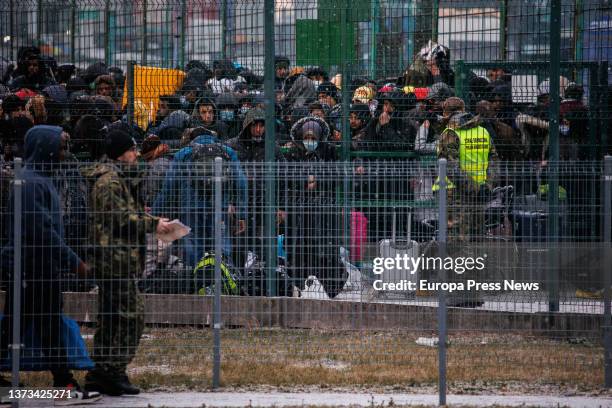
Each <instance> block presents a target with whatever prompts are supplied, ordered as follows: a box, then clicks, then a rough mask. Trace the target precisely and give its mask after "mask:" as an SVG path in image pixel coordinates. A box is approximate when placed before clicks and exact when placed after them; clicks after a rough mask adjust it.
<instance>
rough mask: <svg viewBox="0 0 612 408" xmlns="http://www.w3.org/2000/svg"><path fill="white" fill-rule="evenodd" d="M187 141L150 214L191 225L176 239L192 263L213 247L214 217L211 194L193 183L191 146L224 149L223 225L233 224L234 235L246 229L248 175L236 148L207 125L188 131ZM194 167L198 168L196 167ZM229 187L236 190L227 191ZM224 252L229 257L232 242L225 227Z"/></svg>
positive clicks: (194, 172)
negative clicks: (226, 171) (226, 172)
mask: <svg viewBox="0 0 612 408" xmlns="http://www.w3.org/2000/svg"><path fill="white" fill-rule="evenodd" d="M189 139H190V140H189V143H188V144H187V145H186V146H185V147H183V148H182V149H181V150H179V151H178V152H176V154H175V155H174V158H173V160H172V163H171V164H170V167H169V169H168V171H167V172H166V176H165V178H164V182H163V185H162V188H161V191H160V193H159V194H158V195H157V198H156V200H155V202H154V204H153V214H159V215H164V216H168V217H172V218H178V219H180V220H181V221H182V222H183V223H184V224H186V225H188V226H189V227H191V233H190V234H189V235H187V236H186V237H184V238H183V239H181V240H180V241H179V243H178V244H179V246H180V248H181V251H182V256H181V259H183V261H184V262H185V263H186V264H187V265H189V266H193V267H195V265H197V263H198V262H199V261H200V259H201V258H202V256H204V253H205V252H206V251H212V250H214V235H215V234H214V228H213V227H214V220H213V217H212V215H213V211H212V205H213V204H212V202H211V201H210V199H211V196H208V197H206V196H204V195H203V194H201V193H202V192H201V191H197V189H196V188H195V187H194V186H193V185H192V183H191V181H193V180H195V179H196V178H197V177H198V174H197V170H195V169H194V167H193V166H191V163H193V161H192V159H193V150H194V148H197V147H198V146H199V145H202V146H205V145H215V146H216V147H219V148H221V149H223V150H224V154H225V155H226V156H227V157H228V158H229V160H230V161H231V163H230V170H231V177H230V180H229V181H228V183H227V184H226V185H227V186H231V187H230V188H224V189H223V206H224V208H226V209H227V211H226V212H225V215H224V221H225V223H224V225H225V226H230V225H234V226H235V228H233V231H232V232H233V235H241V234H243V233H244V231H245V229H246V221H245V220H246V218H245V215H246V205H247V179H246V177H245V175H244V172H243V171H242V167H241V164H240V160H239V158H238V155H237V154H236V152H235V151H234V150H233V149H231V148H230V147H228V146H225V145H222V144H221V143H220V142H219V140H218V138H217V137H216V135H215V134H214V133H213V132H211V131H210V130H208V129H205V128H202V127H199V128H195V129H193V130H191V131H190V133H189ZM196 169H197V168H196ZM230 191H231V192H233V193H235V194H230ZM222 236H223V238H222V239H223V254H224V255H225V256H227V257H230V256H231V254H232V244H231V237H230V231H228V227H224V230H223V233H222Z"/></svg>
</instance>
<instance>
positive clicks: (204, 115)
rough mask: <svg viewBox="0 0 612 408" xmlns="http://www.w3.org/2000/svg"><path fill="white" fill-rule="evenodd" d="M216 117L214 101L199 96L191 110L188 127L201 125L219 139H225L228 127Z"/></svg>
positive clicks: (216, 109) (216, 111)
mask: <svg viewBox="0 0 612 408" xmlns="http://www.w3.org/2000/svg"><path fill="white" fill-rule="evenodd" d="M218 119H219V118H218V108H217V105H216V104H215V102H214V101H213V100H212V99H211V98H201V99H199V100H198V101H197V102H196V104H195V108H194V109H193V112H191V122H190V124H189V127H192V128H196V127H203V128H205V129H208V130H210V131H212V132H214V133H215V134H216V135H217V137H218V138H219V139H220V140H226V139H227V138H228V131H229V127H228V126H227V124H226V123H225V122H223V121H220V120H218Z"/></svg>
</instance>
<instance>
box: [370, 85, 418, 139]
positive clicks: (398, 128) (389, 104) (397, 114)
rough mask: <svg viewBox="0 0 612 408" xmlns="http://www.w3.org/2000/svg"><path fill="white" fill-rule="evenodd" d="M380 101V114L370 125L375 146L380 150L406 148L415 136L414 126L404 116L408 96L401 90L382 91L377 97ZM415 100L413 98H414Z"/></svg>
mask: <svg viewBox="0 0 612 408" xmlns="http://www.w3.org/2000/svg"><path fill="white" fill-rule="evenodd" d="M378 99H379V101H380V102H381V103H382V109H381V108H379V111H380V114H379V115H378V117H377V118H375V119H374V121H375V125H374V126H372V127H371V131H373V133H374V134H373V135H370V138H371V139H374V140H375V141H376V143H377V145H378V146H377V147H378V148H381V149H382V150H395V149H396V148H397V149H399V150H404V151H406V150H408V149H409V147H410V145H411V144H412V141H413V140H414V139H415V136H416V128H415V127H414V126H412V124H411V123H410V121H409V120H408V119H407V118H406V117H405V113H406V108H407V106H405V105H406V102H407V101H409V99H410V98H409V96H407V95H404V93H403V92H401V91H391V92H384V93H382V94H381V96H380V97H379V98H378ZM414 100H415V99H414Z"/></svg>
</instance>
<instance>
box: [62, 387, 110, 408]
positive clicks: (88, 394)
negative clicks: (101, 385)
mask: <svg viewBox="0 0 612 408" xmlns="http://www.w3.org/2000/svg"><path fill="white" fill-rule="evenodd" d="M68 392H69V395H70V396H69V397H65V398H62V399H57V400H55V405H58V406H69V405H84V404H91V403H94V402H96V401H99V400H100V399H102V394H100V393H99V392H97V391H77V390H69V391H68Z"/></svg>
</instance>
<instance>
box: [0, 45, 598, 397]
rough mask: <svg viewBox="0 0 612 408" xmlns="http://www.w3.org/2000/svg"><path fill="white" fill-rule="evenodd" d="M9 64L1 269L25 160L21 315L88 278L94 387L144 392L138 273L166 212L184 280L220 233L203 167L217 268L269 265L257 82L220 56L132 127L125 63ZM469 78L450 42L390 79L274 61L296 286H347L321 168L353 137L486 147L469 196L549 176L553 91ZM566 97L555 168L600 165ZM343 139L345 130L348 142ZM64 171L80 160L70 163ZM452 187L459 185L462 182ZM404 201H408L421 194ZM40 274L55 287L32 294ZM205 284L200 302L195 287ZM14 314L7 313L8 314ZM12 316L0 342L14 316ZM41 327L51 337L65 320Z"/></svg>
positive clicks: (147, 266)
mask: <svg viewBox="0 0 612 408" xmlns="http://www.w3.org/2000/svg"><path fill="white" fill-rule="evenodd" d="M0 69H1V70H2V71H1V72H0V74H1V84H0V100H1V101H2V102H1V105H0V106H1V108H0V143H1V147H2V156H1V159H2V163H1V165H2V180H3V183H2V190H1V191H0V198H1V199H2V210H1V211H2V215H3V218H2V223H1V225H2V231H3V232H5V234H4V237H3V241H2V243H3V251H4V252H3V262H4V265H3V267H4V268H5V270H10V268H11V267H12V266H11V263H10V262H9V261H10V260H11V259H12V257H11V255H10V254H11V251H12V248H13V242H12V239H13V236H12V228H13V224H12V222H13V221H12V211H13V209H12V199H11V194H10V190H11V185H10V183H9V182H8V181H10V180H11V179H12V178H13V177H14V174H13V171H14V170H13V166H12V163H13V161H14V159H15V158H18V157H19V158H23V159H24V161H25V173H24V175H23V177H24V179H26V184H25V187H24V188H25V191H26V195H25V197H26V198H25V208H26V209H29V211H28V212H26V213H25V214H26V215H25V217H26V218H25V219H24V221H23V224H24V225H25V226H26V231H25V234H24V235H23V240H24V246H25V247H26V248H27V250H26V257H25V258H24V259H26V260H27V261H26V262H25V266H24V267H25V271H26V273H25V279H26V280H28V279H30V280H31V281H32V282H34V283H35V282H37V281H38V284H36V283H35V284H33V285H31V286H30V287H29V289H28V291H27V292H26V294H25V296H26V303H25V304H30V303H31V304H32V305H35V304H37V302H35V301H33V300H34V299H37V298H43V299H47V300H48V301H45V302H44V303H45V304H46V307H48V308H50V309H48V310H45V313H46V314H49V313H51V314H54V315H56V316H59V315H61V291H62V290H63V289H64V288H63V287H62V285H61V284H60V280H59V277H60V276H61V275H62V274H63V273H64V272H65V270H66V269H69V272H70V273H77V274H79V275H82V276H89V278H92V277H93V278H94V279H95V280H96V286H97V290H98V291H99V296H100V299H102V301H101V302H100V311H101V312H102V313H101V315H100V318H99V320H98V322H99V329H98V332H97V334H96V337H95V338H94V353H93V355H94V359H95V360H96V364H97V367H96V369H95V370H94V371H92V372H90V374H89V375H88V377H87V379H86V381H87V383H88V384H90V385H92V386H91V387H90V389H91V390H93V391H96V390H97V391H102V392H105V393H111V394H122V393H136V392H137V390H136V389H135V388H134V387H133V386H132V385H131V384H130V383H129V380H128V379H127V376H126V375H125V367H126V365H127V363H129V361H130V359H131V357H132V356H133V353H134V351H135V348H136V346H137V345H138V339H139V338H140V333H141V331H142V327H143V325H144V323H143V315H142V313H143V311H142V302H141V301H139V300H138V299H139V298H138V292H139V290H142V289H143V286H142V285H141V280H142V279H143V277H146V276H151V275H154V274H155V273H156V268H157V267H158V266H159V262H158V261H159V259H158V256H157V254H158V253H159V247H158V246H157V244H158V243H157V240H156V239H155V238H154V235H153V234H154V233H155V232H157V233H163V232H165V231H167V230H168V228H169V226H168V220H169V219H174V218H177V219H179V220H181V221H182V222H183V223H184V224H186V225H188V226H189V227H190V228H191V233H190V234H189V235H187V236H186V237H184V238H183V239H181V240H180V241H179V242H178V243H177V244H176V245H174V249H173V252H172V253H173V256H174V257H175V259H178V260H180V263H181V264H182V265H184V266H185V269H186V270H188V271H193V269H194V268H197V267H198V265H199V264H200V263H201V259H202V257H203V256H205V255H206V254H210V252H211V251H212V250H213V249H214V237H215V224H214V212H213V207H212V206H213V201H212V200H211V198H212V196H213V194H212V191H213V190H212V180H213V177H212V176H211V174H209V173H210V168H212V160H213V159H214V158H215V157H221V158H223V159H224V161H225V162H226V163H228V165H227V166H226V167H225V168H226V170H224V171H226V172H227V177H226V178H225V179H226V181H225V184H224V194H223V204H222V205H223V208H224V212H223V221H224V223H223V231H222V232H221V235H222V239H223V245H222V252H223V257H224V262H225V263H227V264H228V265H232V264H233V265H238V266H239V267H240V268H243V267H244V271H246V270H247V269H249V268H250V272H253V271H252V266H253V264H254V263H255V261H254V260H255V259H257V258H258V257H259V258H262V257H263V255H264V253H263V252H264V251H263V248H264V237H266V233H265V232H264V226H265V220H264V218H265V215H266V211H265V204H264V203H265V193H266V184H265V177H264V176H263V170H262V169H263V168H261V167H257V166H255V165H252V166H251V165H250V163H256V162H262V161H264V160H265V156H266V155H265V153H266V150H265V140H266V137H267V135H266V115H265V113H264V110H265V106H266V103H267V101H266V99H265V98H264V94H263V91H262V88H263V78H262V77H260V76H258V75H256V74H255V73H253V71H251V70H249V69H248V68H246V67H242V66H239V65H238V64H235V63H233V62H232V61H227V60H219V61H215V62H214V63H213V64H212V67H209V66H208V65H206V64H204V63H202V62H199V61H190V62H189V63H188V64H187V66H186V67H185V77H184V81H183V83H182V85H181V86H180V88H179V89H177V90H176V92H175V93H173V94H169V95H161V96H160V97H159V103H158V106H159V108H158V109H157V111H156V112H150V108H148V107H147V106H146V105H145V104H143V103H141V102H140V101H138V100H136V101H135V103H134V109H133V110H132V112H133V118H128V114H127V113H128V112H127V109H126V106H125V105H124V103H123V93H124V89H125V75H124V72H123V70H122V69H120V68H117V67H107V66H106V65H105V64H104V63H102V62H98V63H94V64H92V65H90V66H89V67H87V68H86V69H84V70H78V69H76V68H75V66H73V65H59V66H58V65H57V64H56V63H55V62H54V60H53V58H50V57H47V56H44V55H42V54H41V52H40V50H39V49H37V48H35V47H29V48H23V49H21V50H20V52H19V55H18V61H17V62H16V63H15V64H10V63H3V64H2V65H1V66H0ZM462 81H464V83H463V88H464V89H467V92H466V93H465V94H464V95H463V96H464V98H460V97H458V96H457V95H455V90H454V85H455V82H456V81H455V73H454V72H453V70H452V69H451V59H450V51H449V49H448V48H447V47H445V46H442V45H440V44H436V43H433V42H429V43H428V44H427V45H425V46H424V47H423V48H422V49H421V51H420V52H419V53H418V54H417V55H416V56H415V59H414V61H413V63H412V64H411V65H410V66H409V67H408V68H407V69H406V70H405V71H404V72H403V73H402V74H401V75H400V76H399V77H398V78H384V79H380V78H366V77H354V78H352V79H351V80H350V81H348V80H345V79H344V78H342V76H341V75H335V76H334V75H330V74H329V73H328V72H327V71H325V69H323V68H320V67H298V66H292V64H291V62H290V60H289V59H288V58H286V57H281V56H279V57H276V58H275V90H276V100H275V101H274V103H275V112H276V115H275V123H274V127H275V150H274V156H275V160H276V161H277V162H278V163H284V164H285V166H286V167H285V168H284V169H283V173H282V174H283V178H282V180H284V181H282V180H281V181H279V182H278V183H277V187H278V188H277V202H278V205H277V207H278V208H276V209H275V210H276V223H277V226H278V233H279V237H280V236H282V237H283V240H282V245H279V246H281V247H282V248H281V249H279V266H280V267H284V268H286V271H288V272H287V273H288V275H289V276H291V277H293V278H296V279H297V280H298V281H301V282H305V281H306V280H307V279H308V278H309V276H310V275H312V270H313V266H316V270H317V274H318V275H317V278H318V279H319V280H320V282H321V284H322V285H323V287H324V288H325V291H326V292H327V294H328V295H329V297H332V298H333V297H334V296H336V295H337V294H338V293H339V292H340V291H341V290H342V285H343V282H344V280H345V279H344V280H343V279H341V278H340V277H342V276H343V275H344V271H345V264H343V262H342V261H341V260H340V259H338V258H339V257H338V255H337V252H338V248H339V247H340V245H341V242H340V241H341V238H342V233H341V232H340V231H341V230H342V225H341V224H342V222H343V217H342V216H341V215H340V214H338V211H337V209H336V208H334V207H333V206H330V205H328V204H329V200H331V199H332V198H331V197H335V194H336V187H337V186H338V183H341V173H340V172H339V173H338V174H334V173H333V172H332V173H330V170H329V168H328V169H326V170H322V167H321V168H319V167H317V165H316V164H317V163H322V162H335V161H338V160H339V159H340V155H339V151H340V149H339V147H341V146H342V144H343V143H345V141H348V144H349V146H350V149H351V150H352V151H369V152H379V153H383V152H387V153H388V152H415V154H416V155H418V154H424V155H438V156H439V157H446V158H448V159H449V160H455V161H460V162H463V161H464V160H463V158H464V157H463V155H466V157H472V158H471V159H470V160H472V161H474V160H476V159H474V157H476V156H474V154H480V156H478V158H481V159H482V161H483V163H486V165H482V164H481V165H478V163H476V165H475V166H472V167H471V168H463V167H462V166H463V165H461V166H459V167H461V170H464V172H465V173H467V174H468V181H469V183H470V184H471V185H476V187H477V188H476V189H475V190H474V193H473V194H477V193H478V191H477V190H478V189H479V188H480V187H482V185H484V184H486V183H487V182H488V181H489V179H488V176H487V173H488V172H489V163H491V162H493V161H503V162H512V161H533V162H537V163H539V165H540V166H546V162H547V160H548V156H549V139H550V138H549V132H548V129H549V119H550V113H549V103H550V98H549V94H550V81H549V80H544V81H542V82H541V83H540V84H539V85H538V86H537V103H536V104H533V105H521V104H517V103H515V102H514V98H513V88H512V78H511V73H510V72H507V71H505V70H504V69H502V68H499V69H490V70H489V71H488V72H487V73H486V77H480V76H477V75H476V74H475V73H473V72H470V73H469V75H468V76H467V77H466V78H465V79H462ZM346 88H348V90H347V89H346ZM343 91H345V92H344V94H345V95H349V96H350V98H351V100H350V101H349V103H346V104H343V103H342V94H343ZM465 95H467V97H465ZM560 95H561V98H562V99H561V106H560V120H561V122H560V125H559V133H560V137H559V140H560V149H561V159H562V160H589V159H597V158H598V157H599V155H600V154H602V153H604V152H605V151H606V148H605V147H602V146H599V145H598V144H597V143H599V141H597V140H596V141H595V145H593V144H592V142H593V141H592V140H590V139H589V137H590V135H591V134H592V132H590V130H592V129H589V126H592V123H593V122H592V121H589V118H590V116H589V115H590V112H589V109H590V107H589V106H588V105H586V104H585V102H584V100H585V98H584V89H583V87H582V86H581V85H579V84H576V83H572V82H570V81H569V80H567V79H566V78H564V77H562V78H561V79H560ZM347 106H348V109H349V110H348V112H344V108H343V107H347ZM345 118H346V119H347V122H348V123H347V125H348V126H347V129H344V128H343V126H344V123H343V122H344V119H345ZM128 119H129V120H128ZM598 130H599V129H598ZM345 131H348V132H349V133H350V134H349V135H344V134H343V132H345ZM475 132H476V133H475ZM595 133H598V132H595ZM482 135H486V137H483V136H482ZM470 138H476V139H474V140H477V141H475V142H474V141H472V142H468V143H473V144H478V147H477V150H478V151H479V152H481V153H474V154H472V156H470V154H471V153H470V152H469V151H468V152H467V153H466V152H465V149H466V147H465V145H464V144H465V140H468V141H469V140H471V139H470ZM462 149H463V150H462ZM468 150H469V149H468ZM482 152H484V153H482ZM373 156H374V157H375V155H373ZM392 156H393V155H392V154H391V155H387V156H386V157H392ZM368 160H374V159H372V156H370V158H369V159H368ZM60 161H68V162H70V163H71V164H74V165H72V166H65V167H60V166H58V164H59V162H60ZM290 163H291V164H297V163H310V166H302V167H300V166H290V165H289V164H290ZM478 166H480V167H478ZM367 167H368V161H364V160H361V159H359V160H357V161H356V162H355V164H354V166H353V168H354V172H355V176H356V179H355V180H356V183H355V184H356V185H357V187H355V186H353V187H352V188H353V189H355V190H358V189H361V190H360V191H370V190H374V189H373V188H368V186H367V183H372V182H377V181H376V180H372V179H367V178H364V179H363V180H362V179H359V177H358V176H362V175H364V174H365V173H366V172H367ZM207 169H208V170H207ZM291 171H293V172H294V173H290V172H291ZM5 181H7V182H5ZM360 183H361V184H360ZM455 184H456V185H457V187H460V185H461V180H459V179H457V180H455ZM436 185H437V184H436V183H433V179H432V180H431V182H430V183H429V186H428V187H427V188H428V190H429V191H427V192H426V194H425V195H427V196H431V195H432V194H433V193H434V191H435V190H436V188H437V187H436ZM401 193H402V194H403V193H404V192H401ZM412 193H414V197H416V195H417V191H416V190H415V191H413V192H411V194H412ZM470 194H472V193H470ZM405 197H407V195H404V198H405ZM457 208H460V207H457ZM460 212H462V213H463V216H464V217H465V218H468V216H467V215H466V214H465V212H464V211H460ZM470 222H471V221H466V224H465V225H466V226H467V227H466V228H465V229H466V231H467V230H469V229H470V228H472V227H473V225H472V224H470ZM283 231H285V233H284V234H283V233H282V232H283ZM467 233H469V231H468V232H467ZM372 234H376V231H372ZM267 238H269V237H267ZM279 242H280V238H279ZM151 248H153V250H152V251H151V250H150V249H151ZM145 249H147V251H145ZM27 251H29V252H27ZM151 252H153V253H154V255H153V256H151ZM281 253H282V255H281ZM50 259H52V260H54V261H53V262H52V263H51V264H49V262H50V261H49V260H50ZM42 260H44V261H42ZM92 265H93V266H94V268H93V269H94V274H93V275H92V274H91V266H92ZM247 265H248V267H247ZM244 271H243V272H244ZM279 273H281V272H279ZM4 276H6V275H4ZM48 280H50V281H52V282H55V284H54V285H51V286H48V285H41V284H40V283H41V282H47V281H48ZM196 286H197V285H196ZM202 289H204V288H201V287H195V288H193V287H192V288H191V290H190V291H191V292H192V293H193V291H194V290H195V291H196V293H202V291H201V290H202ZM283 293H284V292H283ZM9 297H10V296H9ZM28 302H29V303H28ZM6 304H7V305H11V302H6ZM49 305H51V306H49ZM118 311H120V312H121V313H118ZM29 312H31V313H33V314H34V315H37V314H38V315H42V312H41V311H37V310H30V311H29ZM39 312H40V313H39ZM114 313H117V314H118V315H119V316H120V317H119V318H117V317H116V316H115V314H114ZM10 314H11V310H10V306H7V307H6V308H5V315H7V316H10ZM4 322H5V323H3V338H6V337H4V336H5V335H6V333H8V332H7V330H9V329H8V327H9V326H6V324H8V323H6V322H8V319H5V320H4ZM40 324H41V325H52V326H54V327H55V328H56V329H57V327H59V326H58V324H59V323H57V322H55V323H53V322H49V321H47V322H40ZM117 333H119V334H117ZM47 334H49V335H48V336H47V337H46V338H45V339H44V342H45V344H46V346H48V347H49V348H50V349H54V350H61V347H59V346H57V344H56V342H57V338H58V336H59V335H58V334H57V333H56V332H53V331H49V332H48V333H47ZM54 342H55V343H54ZM4 347H6V344H4ZM54 358H56V359H60V360H61V359H62V358H65V356H62V355H55V356H54ZM60 360H58V361H60ZM56 362H57V361H56ZM58 367H61V364H59V365H58ZM54 381H55V384H56V385H57V386H64V385H66V384H68V383H72V382H74V379H73V378H72V377H71V375H69V373H68V372H67V371H66V370H56V371H55V372H54ZM96 385H97V386H96Z"/></svg>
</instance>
